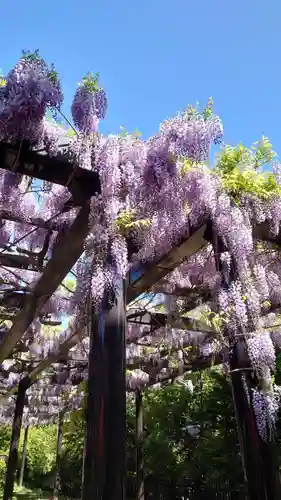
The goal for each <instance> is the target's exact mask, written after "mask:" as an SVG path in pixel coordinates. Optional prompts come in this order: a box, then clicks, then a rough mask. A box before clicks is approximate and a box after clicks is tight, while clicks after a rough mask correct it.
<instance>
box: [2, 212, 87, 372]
mask: <svg viewBox="0 0 281 500" xmlns="http://www.w3.org/2000/svg"><path fill="white" fill-rule="evenodd" d="M88 215H89V206H88V204H87V206H84V207H82V208H81V209H80V211H79V213H78V215H77V217H76V219H75V221H74V222H73V223H72V225H71V226H70V228H69V229H68V230H65V232H64V233H63V234H61V237H60V239H59V241H58V243H57V244H56V245H55V246H54V247H53V254H52V257H51V259H50V260H49V262H48V263H47V265H46V267H45V269H44V271H43V273H42V275H41V277H40V278H39V280H38V282H37V284H36V285H35V287H34V289H33V290H32V291H31V293H30V294H29V296H28V297H27V298H26V300H25V303H24V306H23V308H22V309H21V311H20V312H19V314H18V315H17V316H16V318H15V320H14V324H13V326H12V328H11V329H10V331H9V332H8V333H7V335H6V336H5V337H4V339H3V341H2V343H1V345H0V363H1V362H2V361H4V359H6V358H7V357H8V356H9V354H10V352H11V350H12V348H13V347H14V345H15V344H16V343H17V342H18V341H19V340H20V338H21V337H22V335H23V334H24V332H25V331H26V330H27V328H28V327H29V325H30V324H31V323H32V321H33V320H34V318H35V317H36V316H37V315H38V314H39V312H40V309H41V308H42V307H43V306H44V304H45V303H46V302H47V301H48V300H49V298H50V297H51V296H52V295H53V293H54V292H55V291H56V289H57V288H58V287H59V285H60V283H61V282H62V280H63V279H64V278H65V276H66V275H67V274H68V272H69V271H70V269H71V268H72V267H73V266H74V264H75V263H76V261H77V259H78V258H79V257H80V256H81V254H82V253H83V250H84V239H85V237H86V235H87V232H88Z"/></svg>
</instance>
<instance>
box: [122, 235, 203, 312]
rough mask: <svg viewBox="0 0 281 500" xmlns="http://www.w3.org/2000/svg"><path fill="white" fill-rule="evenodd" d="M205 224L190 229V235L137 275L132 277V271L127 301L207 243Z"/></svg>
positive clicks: (142, 291) (148, 287)
mask: <svg viewBox="0 0 281 500" xmlns="http://www.w3.org/2000/svg"><path fill="white" fill-rule="evenodd" d="M205 231H206V225H202V226H200V227H194V228H191V229H190V236H189V237H187V238H185V239H183V240H182V241H181V242H180V243H179V244H178V245H176V246H175V247H174V248H172V249H171V250H170V252H168V253H167V254H166V255H164V256H163V257H162V258H161V259H159V260H158V261H157V262H153V263H152V264H149V265H147V266H145V267H144V268H143V270H140V272H139V276H138V277H137V278H136V279H134V273H131V275H130V277H129V284H128V290H127V302H128V303H130V302H132V301H133V300H135V299H136V298H137V297H138V296H139V295H141V294H142V293H145V292H147V291H148V290H149V289H150V288H151V287H152V286H153V285H155V284H156V283H157V282H158V281H159V280H160V279H162V278H164V277H165V276H167V274H169V273H171V272H172V271H173V270H174V269H176V267H178V266H179V265H180V264H182V263H183V262H184V261H185V260H186V259H188V258H189V257H191V256H192V255H194V254H196V253H197V252H198V251H199V250H200V249H201V248H203V247H205V246H206V245H207V244H208V241H207V240H206V239H205V237H204V235H205Z"/></svg>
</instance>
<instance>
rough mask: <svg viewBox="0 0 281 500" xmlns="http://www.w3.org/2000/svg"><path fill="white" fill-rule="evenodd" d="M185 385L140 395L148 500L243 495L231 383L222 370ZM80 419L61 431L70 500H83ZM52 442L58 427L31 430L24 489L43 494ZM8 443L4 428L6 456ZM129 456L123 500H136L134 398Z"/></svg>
mask: <svg viewBox="0 0 281 500" xmlns="http://www.w3.org/2000/svg"><path fill="white" fill-rule="evenodd" d="M187 378H188V379H189V380H191V381H192V383H193V391H191V390H190V388H188V386H187V384H183V383H181V384H180V383H174V384H170V385H167V386H165V387H163V388H161V389H159V390H150V391H147V392H146V393H144V397H143V405H144V443H143V449H144V475H145V488H146V492H147V498H148V499H154V500H155V499H157V500H158V499H159V498H161V499H162V500H170V499H171V498H173V499H174V500H178V499H181V497H182V496H183V495H184V494H185V495H187V496H188V498H190V499H191V500H196V498H197V497H196V494H197V493H196V492H198V491H200V490H204V492H206V495H207V496H206V498H210V500H211V498H213V497H212V493H211V488H212V487H213V485H214V484H223V483H225V482H228V483H230V487H231V489H232V491H233V490H237V491H242V490H243V475H242V468H241V459H240V455H239V446H238V437H237V430H236V422H235V416H234V411H233V404H232V395H231V387H230V383H229V381H228V379H227V378H226V376H225V374H224V372H223V371H222V370H221V369H220V368H219V367H215V368H212V369H209V370H205V371H203V372H201V373H193V374H189V375H187ZM275 378H276V382H277V383H280V381H281V356H280V355H278V356H277V373H276V377H275ZM84 413H85V412H84V409H81V410H79V411H76V412H73V413H72V414H71V416H70V419H69V421H67V422H66V423H65V424H64V429H63V456H62V462H61V468H60V474H61V486H62V490H63V493H64V494H65V495H66V496H67V497H68V498H69V497H70V498H80V488H81V470H82V463H83V448H84V430H85V423H84V422H85V420H84V416H85V414H84ZM191 426H198V427H199V428H200V434H199V435H198V437H197V438H196V437H192V435H191V432H190V428H191ZM56 435H57V428H56V426H42V427H39V428H31V429H30V433H29V440H28V459H27V474H26V476H25V481H27V482H28V484H29V485H33V486H35V487H38V486H40V487H42V486H43V487H46V486H47V485H48V484H50V483H51V478H52V472H53V468H54V464H55V450H56ZM9 440H10V430H9V428H8V427H7V426H6V427H5V426H3V427H1V428H0V443H1V444H0V451H1V450H2V452H3V453H7V452H8V449H9ZM277 442H278V444H279V449H281V424H280V423H279V424H278V425H277ZM21 448H22V442H21ZM126 449H127V499H128V500H130V499H133V498H135V480H136V461H135V452H136V449H135V404H134V397H133V396H132V397H129V398H128V400H127V440H126ZM280 460H281V457H280ZM0 462H1V461H0ZM2 469H3V471H4V467H2V468H1V464H0V481H1V474H2V479H3V474H4V472H3V471H2ZM2 472H3V473H2ZM46 479H47V480H48V481H46ZM208 488H209V489H208ZM208 492H209V493H208ZM201 498H202V497H201ZM242 498H243V497H242Z"/></svg>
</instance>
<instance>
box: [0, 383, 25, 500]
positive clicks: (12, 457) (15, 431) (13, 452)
mask: <svg viewBox="0 0 281 500" xmlns="http://www.w3.org/2000/svg"><path fill="white" fill-rule="evenodd" d="M28 387H29V381H28V380H27V379H23V380H21V381H20V383H19V388H18V394H17V400H16V407H15V413H14V420H13V425H12V436H11V444H10V451H9V458H8V464H7V470H6V477H5V485H4V494H3V500H12V497H13V491H14V482H15V474H16V470H17V465H18V447H19V439H20V431H21V423H22V415H23V409H24V403H25V396H26V390H27V389H28Z"/></svg>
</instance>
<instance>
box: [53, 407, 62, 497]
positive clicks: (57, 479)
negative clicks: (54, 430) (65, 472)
mask: <svg viewBox="0 0 281 500" xmlns="http://www.w3.org/2000/svg"><path fill="white" fill-rule="evenodd" d="M63 418H64V412H61V413H60V414H59V421H58V435H57V453H56V464H55V471H54V487H53V500H57V498H58V496H59V492H60V461H61V451H62V427H63Z"/></svg>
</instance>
